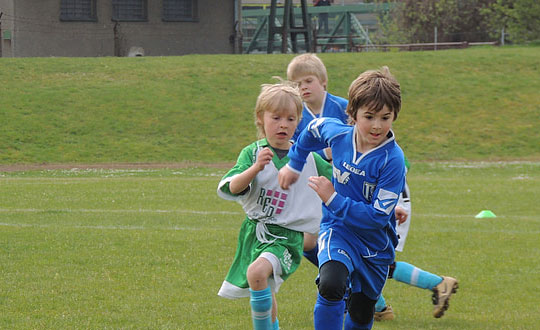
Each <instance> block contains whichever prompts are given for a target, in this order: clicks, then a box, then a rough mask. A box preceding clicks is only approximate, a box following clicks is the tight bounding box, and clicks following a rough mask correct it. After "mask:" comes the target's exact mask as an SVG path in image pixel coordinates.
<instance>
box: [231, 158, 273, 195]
mask: <svg viewBox="0 0 540 330" xmlns="http://www.w3.org/2000/svg"><path fill="white" fill-rule="evenodd" d="M273 156H274V153H273V152H272V150H270V148H268V147H266V148H264V149H262V150H261V151H260V152H259V154H258V155H257V159H256V160H255V163H253V165H251V166H250V167H249V168H248V169H247V170H245V171H244V172H242V173H240V174H238V175H235V176H234V177H233V178H232V179H231V181H230V182H229V190H230V192H231V193H232V194H239V193H241V192H242V191H244V190H246V188H247V187H248V186H249V184H250V183H251V181H253V179H254V178H255V176H257V174H258V173H259V172H260V171H262V170H263V169H264V167H265V166H266V165H267V164H268V163H270V162H271V161H272V157H273Z"/></svg>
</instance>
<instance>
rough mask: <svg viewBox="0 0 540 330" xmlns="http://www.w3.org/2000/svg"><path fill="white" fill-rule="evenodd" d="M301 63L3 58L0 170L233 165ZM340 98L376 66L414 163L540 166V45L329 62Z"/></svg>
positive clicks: (271, 58) (249, 58) (264, 58)
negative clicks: (394, 85) (268, 89)
mask: <svg viewBox="0 0 540 330" xmlns="http://www.w3.org/2000/svg"><path fill="white" fill-rule="evenodd" d="M293 56H294V55H291V54H287V55H191V56H182V57H144V58H17V59H7V58H2V59H0V81H2V87H1V88H0V100H1V101H0V102H1V104H0V106H1V111H0V122H1V123H2V129H1V130H0V150H1V152H0V164H3V165H6V164H36V163H48V164H54V163H69V164H75V163H87V164H94V163H113V162H124V163H133V162H136V163H139V162H159V163H162V162H166V163H169V162H205V163H216V162H231V161H234V160H235V158H236V155H237V153H238V152H239V150H240V149H241V148H242V147H243V146H244V145H246V144H247V143H249V142H251V141H252V140H253V139H254V138H255V128H254V125H253V107H254V104H255V100H256V97H257V95H258V93H259V90H260V85H261V84H263V83H268V82H272V81H273V80H272V79H271V77H272V76H276V75H278V76H282V77H284V76H285V69H286V66H287V63H288V62H289V61H290V60H291V58H292V57H293ZM320 57H321V58H322V59H323V60H324V62H325V63H326V65H327V68H328V72H329V91H330V92H332V93H333V94H336V95H341V96H346V95H347V90H348V86H349V84H350V82H351V81H352V80H353V79H354V78H355V77H356V76H357V75H358V74H359V73H361V72H362V71H364V70H366V69H373V68H378V67H380V66H383V65H388V66H389V67H390V69H391V71H392V72H393V73H394V75H395V76H396V77H397V78H398V80H399V81H400V83H401V86H402V90H403V109H402V112H401V113H400V115H399V118H398V120H397V122H396V123H395V124H394V127H395V131H396V133H397V136H398V139H399V142H400V144H401V145H402V147H403V149H404V151H405V152H406V154H407V155H408V157H409V158H410V159H411V160H413V161H424V160H515V159H522V160H523V159H533V160H537V159H540V148H538V146H539V145H540V134H538V132H537V129H538V126H539V124H540V93H539V92H538V91H539V90H540V80H539V79H538V77H539V76H540V48H539V47H503V48H493V47H486V48H471V49H465V50H448V51H437V52H408V53H395V52H390V53H339V54H320Z"/></svg>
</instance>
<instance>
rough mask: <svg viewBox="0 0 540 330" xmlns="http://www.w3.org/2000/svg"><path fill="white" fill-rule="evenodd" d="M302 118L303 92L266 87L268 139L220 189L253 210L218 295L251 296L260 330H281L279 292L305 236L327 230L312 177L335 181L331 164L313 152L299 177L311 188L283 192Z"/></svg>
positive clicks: (263, 134) (262, 118)
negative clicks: (281, 178) (282, 175)
mask: <svg viewBox="0 0 540 330" xmlns="http://www.w3.org/2000/svg"><path fill="white" fill-rule="evenodd" d="M301 113H302V100H301V98H300V94H299V92H298V89H297V88H296V87H293V86H292V85H289V84H287V83H279V84H274V85H263V86H262V90H261V93H260V95H259V97H258V99H257V104H256V107H255V124H256V126H257V129H258V133H259V137H260V138H261V139H260V140H258V141H256V142H254V143H252V144H250V145H248V146H247V147H245V148H244V149H243V150H242V151H241V153H240V155H239V156H238V160H237V162H236V165H235V166H234V167H233V168H232V169H231V170H230V171H229V172H227V174H225V176H224V177H223V178H222V180H221V181H220V183H219V185H218V189H217V193H218V195H219V196H220V197H222V198H224V199H228V200H234V201H237V202H239V203H240V204H241V205H242V207H243V209H244V211H245V212H246V218H245V220H244V222H243V224H242V227H241V229H240V233H239V236H238V247H237V250H236V255H235V258H234V261H233V264H232V266H231V268H230V270H229V273H228V274H227V277H226V278H225V281H224V282H223V284H222V286H221V288H220V290H219V292H218V295H219V296H221V297H225V298H230V299H234V298H241V297H250V298H251V299H250V303H251V309H252V318H253V325H254V329H256V330H259V329H279V325H278V320H277V315H276V314H277V303H276V297H275V294H276V293H277V292H278V290H279V287H280V285H281V284H282V283H283V281H284V280H286V279H287V278H288V277H289V276H290V275H291V274H292V273H294V272H295V271H296V269H297V268H298V266H299V265H300V261H301V259H302V250H303V241H304V236H303V235H304V234H303V233H304V232H308V233H311V234H314V235H316V234H317V233H318V231H319V224H320V220H321V217H322V208H321V200H320V198H319V197H318V195H317V194H316V193H315V192H314V191H313V189H311V188H309V187H308V185H307V182H308V178H309V177H310V176H321V175H323V176H326V177H327V178H329V179H330V178H331V175H332V167H331V165H330V164H329V163H328V162H326V161H325V160H323V159H322V158H321V157H320V156H319V155H317V154H314V153H313V154H310V156H309V157H308V162H307V164H306V168H305V169H304V171H303V172H302V176H301V177H300V179H299V180H301V181H303V182H304V184H299V185H295V187H294V188H290V189H289V190H287V191H284V190H283V189H281V188H280V186H279V183H278V180H277V174H278V171H279V169H281V168H282V167H283V166H285V165H286V164H287V162H288V161H289V158H288V157H287V153H288V150H289V148H290V146H291V142H290V139H291V137H292V136H293V134H294V132H295V129H296V126H297V125H298V122H299V120H300V117H301Z"/></svg>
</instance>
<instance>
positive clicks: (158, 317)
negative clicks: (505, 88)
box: [0, 162, 540, 330]
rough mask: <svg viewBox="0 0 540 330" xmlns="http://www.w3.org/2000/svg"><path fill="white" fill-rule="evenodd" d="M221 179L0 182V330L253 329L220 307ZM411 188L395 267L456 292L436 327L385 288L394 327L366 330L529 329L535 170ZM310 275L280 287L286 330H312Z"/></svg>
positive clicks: (410, 299)
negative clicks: (426, 275)
mask: <svg viewBox="0 0 540 330" xmlns="http://www.w3.org/2000/svg"><path fill="white" fill-rule="evenodd" d="M225 171H226V170H225V169H215V168H213V169H210V168H190V169H156V170H106V169H104V170H65V171H64V170H54V171H30V172H3V173H0V265H1V266H0V276H1V278H0V279H1V280H0V329H250V327H251V318H250V309H249V303H248V300H247V299H243V300H238V301H231V300H226V299H223V298H219V297H218V296H217V295H216V293H217V290H218V289H219V287H220V285H221V282H222V280H223V278H224V276H225V274H226V272H227V270H228V267H229V265H230V262H231V260H232V258H233V256H234V252H235V248H236V235H237V233H238V229H239V227H240V224H241V221H242V219H243V217H244V214H243V212H242V210H241V208H240V206H239V205H238V204H236V203H232V202H227V201H224V200H221V199H219V198H218V197H217V195H216V193H215V189H216V186H217V183H218V181H219V179H220V178H221V176H222V175H223V173H224V172H225ZM408 181H409V185H410V187H411V194H412V205H413V211H412V225H411V230H410V232H409V236H408V238H407V243H406V245H405V250H404V252H402V253H398V255H397V260H401V261H406V262H409V263H412V264H414V265H416V266H417V267H420V268H423V269H425V270H428V271H431V272H433V273H437V274H441V275H448V276H453V277H456V278H457V279H458V280H459V290H458V292H457V294H456V295H455V296H452V299H451V301H450V309H449V310H448V311H447V313H446V314H445V316H444V317H442V318H441V319H435V318H433V317H432V316H431V310H432V305H431V292H429V291H426V290H421V289H417V288H413V287H410V286H407V285H405V284H402V283H398V282H395V281H393V280H390V281H389V282H388V284H387V286H386V288H385V290H384V294H385V298H386V300H387V303H389V304H390V305H392V307H393V309H394V312H395V313H396V319H395V320H394V321H387V322H382V323H375V325H374V329H460V330H464V329H537V328H538V324H540V296H539V295H538V294H537V292H539V291H540V278H539V274H540V262H539V261H538V260H540V240H539V237H540V217H539V216H538V211H539V210H540V208H539V207H538V196H540V163H537V162H536V163H535V162H516V163H418V164H413V165H412V169H411V172H410V174H409V175H408ZM486 209H489V210H491V211H493V212H494V213H495V214H496V215H497V217H496V218H493V219H476V218H475V215H476V214H477V213H478V212H480V211H481V210H486ZM316 274H317V271H316V269H315V267H313V266H312V265H311V264H309V263H308V262H302V265H301V266H300V268H299V270H298V271H297V272H296V273H295V274H294V275H293V276H292V277H291V278H290V279H289V280H288V281H286V282H285V283H284V284H283V286H282V288H281V291H280V292H279V294H278V309H279V313H278V315H279V319H280V325H281V328H282V329H283V330H299V329H312V328H313V326H312V309H313V305H314V302H315V297H316V286H315V285H314V279H315V276H316Z"/></svg>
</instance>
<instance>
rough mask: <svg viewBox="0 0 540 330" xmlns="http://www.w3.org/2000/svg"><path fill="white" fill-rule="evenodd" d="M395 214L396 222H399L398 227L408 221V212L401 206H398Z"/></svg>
mask: <svg viewBox="0 0 540 330" xmlns="http://www.w3.org/2000/svg"><path fill="white" fill-rule="evenodd" d="M394 213H395V215H396V220H397V222H398V225H401V224H402V223H404V222H405V221H407V217H408V216H409V215H408V214H407V211H405V209H404V208H402V207H401V206H396V209H395V210H394Z"/></svg>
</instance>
